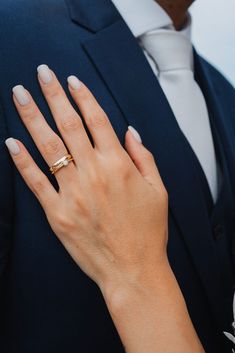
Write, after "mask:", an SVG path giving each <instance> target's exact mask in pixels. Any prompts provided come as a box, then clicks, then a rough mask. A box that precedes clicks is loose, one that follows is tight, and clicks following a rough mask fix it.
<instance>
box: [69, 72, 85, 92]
mask: <svg viewBox="0 0 235 353" xmlns="http://www.w3.org/2000/svg"><path fill="white" fill-rule="evenodd" d="M68 84H69V86H70V87H71V88H72V89H79V88H80V87H81V85H82V83H81V81H79V79H78V78H77V77H76V76H74V75H72V76H69V77H68Z"/></svg>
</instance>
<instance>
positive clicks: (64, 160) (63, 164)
mask: <svg viewBox="0 0 235 353" xmlns="http://www.w3.org/2000/svg"><path fill="white" fill-rule="evenodd" d="M72 161H73V157H72V155H71V154H67V155H66V156H64V157H62V158H61V159H59V160H58V161H57V162H55V163H54V164H53V165H52V166H51V167H50V172H51V174H55V173H56V172H58V170H60V169H61V168H63V167H66V166H67V165H68V164H69V162H72Z"/></svg>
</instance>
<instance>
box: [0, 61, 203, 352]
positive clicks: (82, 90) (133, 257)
mask: <svg viewBox="0 0 235 353" xmlns="http://www.w3.org/2000/svg"><path fill="white" fill-rule="evenodd" d="M38 72H39V82H40V85H41V88H42V92H43V94H44V96H45V98H46V100H47V102H48V104H49V107H50V109H51V112H52V115H53V117H54V119H55V122H56V124H57V127H58V129H59V131H60V134H61V137H62V139H61V138H60V137H59V136H58V135H56V133H55V132H54V131H52V130H51V128H50V126H49V125H48V124H47V122H46V120H45V119H44V117H43V116H42V114H41V112H40V110H39V108H38V107H37V105H36V104H35V102H34V101H33V98H32V97H31V96H30V94H29V92H27V91H26V90H25V89H24V88H23V87H22V86H17V87H15V88H14V89H13V92H14V96H13V98H14V102H15V105H16V108H17V109H18V112H19V114H20V117H21V118H22V120H23V122H24V124H25V126H26V127H27V129H28V130H29V133H30V134H31V136H32V138H33V139H34V141H35V144H36V145H37V147H38V149H39V151H40V152H41V154H42V156H43V157H44V159H45V161H46V162H47V163H48V165H49V166H52V165H53V164H54V163H55V162H56V161H58V160H59V159H61V158H62V157H63V156H65V155H67V154H68V152H70V154H71V155H72V156H73V158H74V161H72V162H69V163H68V165H67V166H64V167H62V168H61V169H60V170H58V171H57V172H56V174H55V177H56V179H57V181H58V184H59V192H57V191H56V190H55V189H54V187H53V186H52V185H51V183H50V182H49V180H48V178H47V176H46V175H45V174H44V173H43V172H42V171H41V170H40V169H39V168H38V166H37V165H36V164H35V162H34V161H33V159H32V157H31V156H30V154H29V153H28V151H27V150H26V148H25V147H24V145H23V144H22V143H21V142H20V141H18V140H14V139H13V138H10V139H8V140H7V141H6V144H7V146H8V148H9V150H10V152H11V155H12V158H13V160H14V162H15V165H16V167H17V168H18V170H19V172H20V173H21V175H22V177H23V178H24V180H25V182H26V183H27V185H28V186H29V188H30V189H31V190H32V191H33V193H34V194H35V196H36V197H37V198H38V200H39V202H40V203H41V205H42V207H43V209H44V211H45V213H46V216H47V219H48V221H49V223H50V225H51V227H52V229H53V231H54V232H55V234H56V235H57V237H58V238H59V240H60V241H61V242H62V243H63V245H64V247H65V248H66V249H67V251H68V252H69V253H70V255H71V256H72V257H73V259H74V260H75V261H76V263H77V264H78V265H79V266H80V268H81V269H82V270H83V271H84V272H85V273H86V274H87V275H88V276H90V277H91V278H92V279H93V280H94V281H95V282H96V283H97V284H98V286H99V287H100V289H101V291H102V293H103V295H104V299H105V300H106V303H107V306H108V309H109V311H110V314H111V316H112V318H113V321H114V324H115V325H116V328H117V330H118V332H119V335H120V337H121V339H122V342H123V344H124V346H125V347H126V351H127V353H143V352H148V353H156V352H163V351H164V352H166V353H177V352H179V353H190V352H193V353H196V352H197V353H202V352H203V348H202V347H201V345H200V342H199V340H198V338H197V336H196V333H195V331H194V329H193V326H192V323H191V321H190V318H189V315H188V312H187V308H186V305H185V302H184V299H183V297H182V294H181V292H180V289H179V287H178V284H177V282H176V280H175V277H174V275H173V273H172V271H171V269H170V266H169V264H168V261H167V255H166V243H167V210H168V202H167V193H166V190H165V188H164V186H163V184H162V181H161V178H160V176H159V173H158V171H157V167H156V165H155V163H154V159H153V156H152V155H151V153H150V152H149V151H147V150H146V149H145V148H144V146H143V145H142V144H141V142H140V141H139V137H138V135H137V134H136V132H135V131H134V130H133V128H130V129H129V131H128V132H127V133H126V136H125V138H126V140H125V147H126V151H125V150H124V149H123V147H122V146H121V144H120V143H119V140H118V138H117V136H116V134H115V132H114V130H113V128H112V126H111V124H110V122H109V120H108V118H107V116H106V114H105V113H104V111H103V110H102V109H101V107H100V106H99V104H98V103H97V102H96V100H95V98H94V97H93V96H92V94H91V92H90V91H89V90H88V89H87V87H86V86H85V85H84V84H82V83H81V82H79V81H78V79H77V78H75V77H74V76H72V77H70V78H69V80H68V82H69V90H70V93H71V95H72V97H73V99H74V101H75V102H76V104H77V106H78V107H79V110H80V112H81V113H82V115H83V118H84V120H85V123H86V125H87V127H88V129H89V131H90V133H91V136H92V139H93V145H94V147H93V145H92V144H91V142H90V140H89V138H88V135H87V134H86V131H85V129H84V126H83V123H82V120H81V118H80V117H79V115H78V114H77V112H76V111H75V110H74V109H73V107H72V105H71V104H70V103H69V101H68V99H67V97H66V95H65V93H64V91H63V89H62V87H61V86H60V84H59V82H58V80H57V79H56V77H55V75H54V73H53V72H52V71H51V70H49V69H48V68H47V67H46V66H45V65H43V66H41V67H39V69H38ZM133 131H134V135H133ZM134 136H135V137H134ZM136 137H137V138H136Z"/></svg>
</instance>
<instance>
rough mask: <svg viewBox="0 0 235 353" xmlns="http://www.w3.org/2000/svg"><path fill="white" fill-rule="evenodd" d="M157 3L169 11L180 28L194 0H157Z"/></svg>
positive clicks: (176, 25) (177, 27)
mask: <svg viewBox="0 0 235 353" xmlns="http://www.w3.org/2000/svg"><path fill="white" fill-rule="evenodd" d="M156 1H157V3H158V4H159V5H160V6H161V7H162V8H163V9H164V10H165V11H166V12H167V13H168V15H169V16H170V17H171V19H172V21H173V23H174V26H175V28H176V29H177V30H180V29H181V28H182V27H183V26H184V24H185V22H186V20H187V11H188V9H189V7H190V5H191V4H192V3H193V2H194V0H156Z"/></svg>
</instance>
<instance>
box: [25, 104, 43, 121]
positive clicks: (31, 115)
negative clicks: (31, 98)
mask: <svg viewBox="0 0 235 353" xmlns="http://www.w3.org/2000/svg"><path fill="white" fill-rule="evenodd" d="M38 113H39V110H38V108H37V107H36V106H34V105H33V106H32V105H31V106H29V107H25V108H24V109H22V112H21V116H22V118H23V119H24V120H27V121H31V120H32V121H34V119H35V117H36V116H37V115H38Z"/></svg>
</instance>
